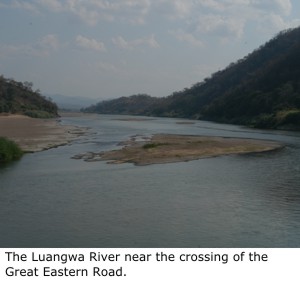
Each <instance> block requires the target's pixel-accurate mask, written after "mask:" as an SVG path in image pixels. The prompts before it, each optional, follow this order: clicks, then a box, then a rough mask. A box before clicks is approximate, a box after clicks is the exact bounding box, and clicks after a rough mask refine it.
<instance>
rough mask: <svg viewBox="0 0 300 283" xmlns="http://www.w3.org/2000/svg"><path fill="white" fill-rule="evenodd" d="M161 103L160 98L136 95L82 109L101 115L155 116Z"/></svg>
mask: <svg viewBox="0 0 300 283" xmlns="http://www.w3.org/2000/svg"><path fill="white" fill-rule="evenodd" d="M160 101H161V99H160V98H155V97H151V96H150V95H147V94H135V95H132V96H129V97H125V96H123V97H120V98H116V99H112V100H104V101H101V102H99V103H97V104H95V105H92V106H90V107H87V108H85V109H82V111H84V112H95V113H101V114H130V115H150V116H151V115H153V109H154V108H155V107H156V106H157V104H159V103H160Z"/></svg>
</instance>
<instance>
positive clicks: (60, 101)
mask: <svg viewBox="0 0 300 283" xmlns="http://www.w3.org/2000/svg"><path fill="white" fill-rule="evenodd" d="M48 96H49V97H50V98H51V99H52V100H53V102H55V103H56V104H57V106H58V108H59V109H62V110H74V111H78V110H80V109H81V108H83V107H87V106H89V105H91V104H93V103H97V102H98V101H99V100H96V99H93V98H86V97H79V96H66V95H62V94H48Z"/></svg>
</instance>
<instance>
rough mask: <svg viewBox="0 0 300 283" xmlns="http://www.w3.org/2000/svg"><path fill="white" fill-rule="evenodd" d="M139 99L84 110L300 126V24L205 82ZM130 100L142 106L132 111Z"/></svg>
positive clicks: (121, 100)
mask: <svg viewBox="0 0 300 283" xmlns="http://www.w3.org/2000/svg"><path fill="white" fill-rule="evenodd" d="M127 101H130V104H129V103H127ZM123 102H126V103H123ZM140 102H141V100H140V98H139V97H138V96H131V97H130V98H127V99H126V98H121V99H117V100H112V101H109V102H107V101H106V102H102V103H98V104H97V105H95V106H93V107H91V108H87V109H85V111H92V112H97V113H121V114H142V115H153V116H167V117H185V118H192V119H204V120H212V121H218V122H225V123H237V124H244V125H248V126H253V127H261V128H286V129H300V28H296V29H290V30H286V31H283V32H280V33H279V34H278V35H277V36H275V37H274V38H273V39H271V40H270V41H268V42H267V43H266V44H264V45H263V46H261V47H260V48H258V49H257V50H255V51H253V52H252V53H251V54H249V55H247V56H245V57H244V58H243V59H240V60H238V61H237V62H236V63H231V64H230V65H229V66H228V67H227V68H225V69H224V70H221V71H218V72H216V73H214V74H212V75H211V77H209V78H206V79H205V80H204V81H203V82H199V83H196V84H195V85H193V86H192V87H190V88H186V89H184V90H182V91H179V92H175V93H173V94H172V95H170V96H167V97H165V98H160V99H159V98H151V97H149V96H147V100H143V101H142V103H140ZM132 105H135V106H134V107H135V108H136V109H138V110H136V111H132ZM104 109H105V111H104Z"/></svg>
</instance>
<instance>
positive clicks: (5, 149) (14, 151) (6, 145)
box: [0, 137, 23, 163]
mask: <svg viewBox="0 0 300 283" xmlns="http://www.w3.org/2000/svg"><path fill="white" fill-rule="evenodd" d="M22 155H23V151H22V150H21V149H20V148H19V146H18V145H17V144H16V143H15V142H13V141H10V140H8V139H7V138H4V137H0V163H6V162H10V161H13V160H17V159H19V158H21V157H22Z"/></svg>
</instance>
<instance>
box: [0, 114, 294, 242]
mask: <svg viewBox="0 0 300 283" xmlns="http://www.w3.org/2000/svg"><path fill="white" fill-rule="evenodd" d="M122 118H124V116H122ZM176 122H178V120H176V119H155V120H150V119H149V120H148V119H147V120H144V121H135V122H132V121H126V119H123V120H120V119H119V117H115V116H92V117H89V116H87V117H77V118H65V119H64V120H63V123H67V124H72V123H73V124H76V125H82V126H88V127H90V128H91V130H90V132H89V134H88V135H86V136H84V137H82V138H81V139H80V140H78V141H76V142H74V143H73V144H71V145H69V146H64V147H59V148H56V149H51V150H48V151H44V152H40V153H36V154H29V155H26V156H24V158H22V160H21V161H19V162H16V163H13V164H10V165H8V166H6V167H4V168H1V169H0V185H1V187H0V229H1V235H0V245H1V246H2V247H46V246H47V247H300V240H299V239H300V169H299V164H300V163H299V161H300V160H299V159H300V154H299V153H300V137H299V136H298V134H297V133H296V134H294V133H288V132H283V133H281V132H276V133H275V134H274V133H273V132H270V131H255V130H248V129H245V128H241V127H237V126H231V125H220V124H215V123H208V122H201V121H195V123H194V124H182V123H179V124H178V123H176ZM154 133H173V134H178V133H180V134H194V135H198V134H202V135H215V136H234V137H250V138H260V139H271V140H276V141H281V142H284V143H285V144H286V145H287V146H286V147H285V148H284V149H283V150H281V151H275V152H272V153H263V154H248V155H237V156H223V157H217V158H209V159H202V160H197V161H191V162H183V163H171V164H159V165H151V166H142V167H136V166H134V165H132V164H121V165H108V164H106V163H104V162H90V163H88V162H83V161H81V160H73V159H71V157H72V156H74V155H75V154H78V153H82V152H87V151H101V150H109V149H113V148H116V147H118V146H117V144H118V143H119V142H121V141H123V140H126V139H128V138H129V137H130V136H132V135H151V134H154Z"/></svg>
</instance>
